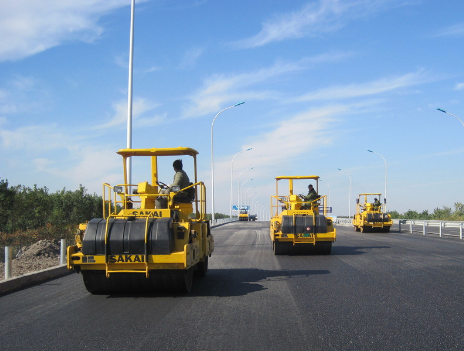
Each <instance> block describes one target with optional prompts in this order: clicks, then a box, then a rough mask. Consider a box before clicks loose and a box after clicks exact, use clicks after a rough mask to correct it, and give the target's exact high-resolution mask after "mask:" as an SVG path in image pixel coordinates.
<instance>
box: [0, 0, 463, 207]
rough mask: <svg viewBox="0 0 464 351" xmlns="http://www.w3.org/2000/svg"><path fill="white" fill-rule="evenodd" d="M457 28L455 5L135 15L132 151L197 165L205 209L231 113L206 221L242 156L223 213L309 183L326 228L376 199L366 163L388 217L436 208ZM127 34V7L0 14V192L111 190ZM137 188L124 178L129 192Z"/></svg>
mask: <svg viewBox="0 0 464 351" xmlns="http://www.w3.org/2000/svg"><path fill="white" fill-rule="evenodd" d="M463 12H464V3H462V2H461V1H446V2H438V1H431V0H429V1H426V0H423V1H420V0H343V1H341V0H340V1H337V0H319V1H299V0H294V1H277V0H276V1H273V0H267V1H258V0H247V1H213V0H210V1H207V0H203V1H200V0H198V1H193V0H192V1H186V0H185V1H174V0H172V1H167V0H162V1H161V0H160V1H157V0H146V1H138V2H137V3H136V12H135V39H134V78H133V131H132V138H133V139H132V146H133V147H134V148H151V147H176V146H187V147H192V148H194V149H196V150H198V151H199V153H200V155H199V178H200V179H202V180H204V181H205V183H206V184H207V186H208V191H209V192H210V191H211V189H210V188H211V185H210V184H211V123H212V120H213V118H214V116H215V115H216V114H217V113H218V112H219V111H221V110H222V109H224V108H226V107H229V106H231V105H234V104H236V103H238V102H241V101H245V104H243V105H240V106H237V107H234V108H231V109H228V110H226V111H224V112H223V113H221V114H220V115H219V117H218V118H217V119H216V121H215V124H214V170H215V174H214V179H215V210H216V212H223V213H229V205H230V174H231V161H232V157H233V156H234V155H235V154H237V153H238V152H240V151H241V150H246V149H248V148H252V150H250V151H246V152H242V153H240V154H239V155H237V156H236V157H235V159H234V180H233V187H234V188H233V194H234V195H233V198H234V200H233V204H236V202H237V201H236V200H235V198H236V196H237V184H238V183H239V181H238V174H239V173H242V176H241V178H240V179H241V180H240V183H242V184H243V186H242V188H243V189H245V191H246V193H245V197H247V198H248V199H249V200H253V204H256V203H258V202H259V203H260V204H261V205H260V206H262V207H268V206H269V198H270V195H273V194H274V192H275V181H274V177H276V176H282V175H319V176H320V177H321V179H322V181H321V183H320V189H319V193H321V194H329V195H330V196H329V202H330V205H331V206H332V207H333V208H334V214H335V215H346V214H347V213H348V211H349V210H351V213H353V212H354V209H355V198H356V197H357V194H359V193H365V192H381V193H384V187H385V163H384V161H383V159H382V158H381V157H380V156H379V155H376V154H373V153H369V152H367V150H368V149H371V150H373V151H375V152H377V153H378V154H380V155H382V156H383V157H384V158H385V160H386V161H387V195H388V209H389V210H393V209H395V210H398V211H400V212H404V211H407V210H408V209H413V210H418V211H422V210H429V211H432V210H433V209H434V208H436V207H442V206H449V207H452V208H453V207H454V203H455V202H464V197H463V194H464V179H463V177H462V174H463V173H464V127H463V125H462V124H461V123H460V122H459V121H458V120H457V119H455V118H453V117H452V116H450V115H447V114H444V113H441V112H438V111H437V110H436V108H442V109H444V110H446V111H447V112H450V113H452V114H455V115H456V116H460V117H462V118H464V109H463V104H462V98H463V96H464V70H463V62H464V61H463V60H462V57H461V54H462V47H463V45H462V44H463V41H464V20H463V19H462V13H463ZM129 28H130V0H124V1H122V0H81V1H78V2H76V1H59V0H44V1H40V2H38V1H34V0H17V1H8V2H6V3H4V4H2V11H1V13H0V77H1V79H0V177H1V178H2V179H8V181H9V184H10V185H17V184H22V185H26V186H33V185H34V184H37V185H38V186H39V187H43V186H46V187H48V188H49V189H50V190H51V191H56V190H61V189H63V188H66V189H70V190H74V189H77V188H78V186H79V184H82V185H84V186H85V187H86V188H87V189H88V190H89V192H90V193H94V192H95V193H97V194H101V184H102V183H103V182H108V183H110V184H112V185H116V184H117V183H121V182H122V175H121V173H122V170H121V169H122V162H121V159H120V156H118V155H117V154H116V151H117V150H119V149H122V148H125V147H126V143H127V141H126V133H127V132H126V124H127V122H126V121H127V90H128V88H127V87H128V57H129ZM170 162H171V161H170ZM184 163H185V164H186V168H187V171H188V167H189V162H188V161H187V160H185V161H184ZM251 167H253V169H249V168H251ZM339 168H340V169H341V170H342V171H339V170H338V169H339ZM161 178H163V179H164V181H165V182H166V183H170V182H171V180H172V168H171V167H170V166H168V167H166V170H165V171H163V172H162V173H161ZM350 178H351V205H350V208H349V206H348V204H349V199H350V195H349V182H350ZM148 179H149V175H148V173H147V171H146V169H145V168H143V166H139V165H138V164H134V170H133V182H138V181H144V180H148ZM248 179H252V180H250V181H248ZM245 181H246V182H245ZM306 189H307V184H306V183H301V184H297V189H296V192H306ZM249 202H251V201H249ZM254 212H258V211H254Z"/></svg>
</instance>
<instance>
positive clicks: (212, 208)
mask: <svg viewBox="0 0 464 351" xmlns="http://www.w3.org/2000/svg"><path fill="white" fill-rule="evenodd" d="M244 103H245V101H242V102H239V103H238V104H235V105H232V106H229V107H226V108H225V109H222V110H221V111H219V112H218V113H217V115H216V116H214V118H213V122H211V216H212V217H211V219H212V222H213V223H214V221H215V220H216V218H215V216H214V154H213V127H214V121H215V120H216V118H217V116H219V115H220V114H221V113H222V112H224V111H225V110H228V109H230V108H232V107H235V106H239V105H243V104H244Z"/></svg>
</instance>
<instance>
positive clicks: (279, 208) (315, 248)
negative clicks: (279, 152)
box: [270, 175, 337, 255]
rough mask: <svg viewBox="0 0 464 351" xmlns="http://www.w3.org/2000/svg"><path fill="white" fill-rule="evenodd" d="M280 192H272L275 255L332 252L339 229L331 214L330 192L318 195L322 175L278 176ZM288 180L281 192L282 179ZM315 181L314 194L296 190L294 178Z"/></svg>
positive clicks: (277, 185) (271, 232)
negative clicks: (328, 198) (283, 192)
mask: <svg viewBox="0 0 464 351" xmlns="http://www.w3.org/2000/svg"><path fill="white" fill-rule="evenodd" d="M275 179H276V195H275V196H271V223H270V237H271V241H272V247H273V250H274V254H275V255H285V254H291V253H299V252H304V253H315V254H319V255H330V253H331V250H332V243H333V242H334V241H335V240H336V237H337V235H336V229H335V228H334V225H333V221H332V218H331V217H328V216H327V212H328V205H327V196H325V195H324V196H320V195H318V188H319V176H314V175H312V176H282V177H276V178H275ZM281 180H284V181H288V190H287V189H286V192H285V194H286V195H282V194H281V193H279V181H281ZM295 181H298V182H300V184H301V183H303V182H304V184H305V186H308V183H311V185H313V183H315V187H313V188H314V191H313V190H311V191H312V192H313V193H314V196H309V194H308V195H306V196H305V195H303V194H299V195H297V194H294V190H293V189H294V182H295Z"/></svg>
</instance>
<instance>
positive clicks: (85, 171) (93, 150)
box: [33, 146, 123, 194]
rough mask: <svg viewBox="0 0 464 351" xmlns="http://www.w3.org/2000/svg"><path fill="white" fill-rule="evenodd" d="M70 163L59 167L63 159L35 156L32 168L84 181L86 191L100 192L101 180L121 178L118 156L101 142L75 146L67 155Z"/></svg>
mask: <svg viewBox="0 0 464 351" xmlns="http://www.w3.org/2000/svg"><path fill="white" fill-rule="evenodd" d="M68 160H72V164H73V166H71V167H63V164H67V163H65V162H63V160H59V159H54V161H52V160H49V159H46V158H37V159H34V160H33V163H34V165H35V167H36V170H35V172H38V173H44V174H48V175H49V176H50V177H53V178H55V179H65V180H66V183H68V184H75V186H76V187H77V185H78V184H82V185H84V186H85V187H86V188H87V189H89V191H90V192H91V193H92V192H95V193H97V194H101V191H102V190H101V189H102V184H103V183H109V184H113V185H114V184H116V183H120V182H122V180H123V179H122V177H123V176H122V170H121V169H122V166H121V164H122V163H121V156H119V155H117V154H116V152H115V150H112V149H109V148H105V147H102V146H98V147H94V146H78V147H76V148H75V150H73V151H72V152H71V153H69V155H68Z"/></svg>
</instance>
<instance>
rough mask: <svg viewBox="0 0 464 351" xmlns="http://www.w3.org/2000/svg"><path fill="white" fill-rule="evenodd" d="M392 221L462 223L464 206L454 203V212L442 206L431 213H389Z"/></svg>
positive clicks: (411, 211)
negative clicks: (410, 220)
mask: <svg viewBox="0 0 464 351" xmlns="http://www.w3.org/2000/svg"><path fill="white" fill-rule="evenodd" d="M388 213H390V215H391V217H392V218H393V219H422V220H441V221H464V204H462V203H460V202H456V203H455V204H454V210H453V209H452V208H451V207H447V206H443V207H442V208H438V207H437V208H436V209H434V210H433V212H432V213H429V211H427V210H424V211H422V212H417V211H414V210H408V211H406V212H404V213H399V212H398V211H389V212H388Z"/></svg>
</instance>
